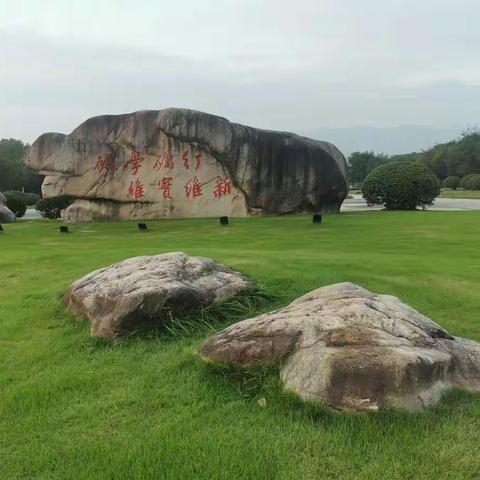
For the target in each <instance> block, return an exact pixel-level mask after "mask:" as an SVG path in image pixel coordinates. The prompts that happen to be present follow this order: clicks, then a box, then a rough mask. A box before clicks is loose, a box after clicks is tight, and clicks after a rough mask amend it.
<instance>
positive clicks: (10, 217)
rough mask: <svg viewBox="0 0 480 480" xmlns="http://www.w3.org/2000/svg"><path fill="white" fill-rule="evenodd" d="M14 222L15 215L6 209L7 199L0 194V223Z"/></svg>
mask: <svg viewBox="0 0 480 480" xmlns="http://www.w3.org/2000/svg"><path fill="white" fill-rule="evenodd" d="M15 220H16V219H15V215H14V214H13V212H12V211H11V210H9V209H8V208H7V199H6V198H5V196H4V195H2V194H1V193H0V223H12V222H14V221H15Z"/></svg>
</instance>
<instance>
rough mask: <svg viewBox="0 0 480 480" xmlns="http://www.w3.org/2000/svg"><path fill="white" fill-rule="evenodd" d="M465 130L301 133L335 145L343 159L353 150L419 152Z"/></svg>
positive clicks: (413, 127) (425, 128)
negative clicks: (343, 156)
mask: <svg viewBox="0 0 480 480" xmlns="http://www.w3.org/2000/svg"><path fill="white" fill-rule="evenodd" d="M464 130H466V127H460V126H451V127H430V126H423V125H401V126H398V127H391V128H382V127H346V128H317V129H314V130H313V129H312V130H307V131H303V132H301V134H303V135H305V136H307V137H311V138H315V139H318V140H325V141H327V142H330V143H333V144H334V145H336V146H337V147H338V148H339V149H340V150H341V151H342V153H343V154H344V155H345V156H348V155H350V154H351V153H352V152H356V151H366V150H368V151H370V150H373V151H374V152H375V153H386V154H388V155H393V154H400V153H412V152H420V151H422V150H425V149H427V148H430V147H433V146H434V145H435V144H437V143H445V142H449V141H451V140H455V139H456V138H458V137H459V136H460V135H461V133H462V131H464Z"/></svg>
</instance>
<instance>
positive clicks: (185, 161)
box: [182, 150, 190, 170]
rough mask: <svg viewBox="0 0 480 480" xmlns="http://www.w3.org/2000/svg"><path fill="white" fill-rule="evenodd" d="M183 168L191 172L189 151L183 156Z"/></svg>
mask: <svg viewBox="0 0 480 480" xmlns="http://www.w3.org/2000/svg"><path fill="white" fill-rule="evenodd" d="M182 160H183V168H185V170H190V159H189V158H188V150H185V151H184V152H183V155H182Z"/></svg>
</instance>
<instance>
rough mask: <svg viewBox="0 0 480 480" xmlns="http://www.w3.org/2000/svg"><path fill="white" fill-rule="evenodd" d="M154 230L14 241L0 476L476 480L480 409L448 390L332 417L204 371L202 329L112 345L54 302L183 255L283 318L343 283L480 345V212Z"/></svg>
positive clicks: (123, 226)
mask: <svg viewBox="0 0 480 480" xmlns="http://www.w3.org/2000/svg"><path fill="white" fill-rule="evenodd" d="M149 226H150V231H149V232H148V233H143V234H142V233H140V232H138V231H137V230H136V225H135V224H134V223H110V224H84V225H73V226H71V227H70V228H71V230H72V233H71V234H69V235H60V234H59V233H58V223H52V222H47V221H23V222H22V221H20V222H18V223H17V224H14V225H6V226H5V230H6V234H5V235H3V236H0V278H1V284H0V285H1V287H0V362H1V363H0V364H1V370H0V372H1V373H0V478H2V479H3V478H5V479H17V478H28V479H31V478H35V479H76V480H77V479H94V478H95V479H96V478H101V479H103V478H107V479H137V478H138V479H229V480H230V479H272V480H273V479H275V480H281V479H327V478H328V479H341V480H345V479H369V480H370V479H389V480H390V479H402V480H403V479H462V480H463V479H478V478H480V455H479V453H478V446H479V444H480V395H475V394H468V393H466V392H461V391H457V392H453V393H452V394H449V395H447V397H446V398H445V399H444V400H443V402H442V403H441V404H440V405H438V406H436V407H434V408H431V409H428V410H427V411H425V412H422V413H416V414H406V413H394V412H381V413H379V414H353V415H352V414H351V415H346V414H341V413H336V412H332V411H330V410H327V409H325V408H322V407H320V406H313V405H305V404H303V403H302V402H300V401H298V400H296V399H295V398H293V397H291V396H288V395H286V394H284V393H282V391H281V389H280V388H279V384H278V381H276V380H275V376H274V375H272V374H271V373H270V374H267V375H265V376H263V372H253V373H252V374H251V375H250V376H249V375H245V376H242V375H239V374H236V373H235V372H232V373H230V374H228V373H226V372H224V373H222V372H218V371H211V370H210V369H208V368H207V367H205V366H204V365H203V364H202V362H201V361H200V360H199V358H198V357H197V356H195V350H196V348H197V346H198V345H199V343H200V341H201V340H202V336H204V335H206V334H207V332H206V331H203V332H202V333H201V334H200V335H199V334H197V335H190V336H187V337H186V338H175V337H174V336H168V335H163V336H162V335H159V336H150V337H147V338H132V339H130V340H127V341H125V342H122V343H120V344H118V345H114V346H111V345H108V344H105V343H103V342H101V341H98V340H95V339H91V338H90V337H89V330H88V323H87V322H86V321H83V322H77V321H75V320H74V319H73V317H72V316H71V315H70V314H68V313H67V312H65V310H64V308H63V307H62V306H61V302H60V296H61V294H62V292H63V291H64V290H65V289H66V287H67V286H68V285H69V284H70V283H71V282H72V281H74V280H75V279H77V278H79V277H80V276H82V275H84V274H85V273H87V272H89V271H91V270H93V269H96V268H99V267H102V266H105V265H108V264H110V263H112V262H116V261H119V260H122V259H125V258H128V257H131V256H135V255H149V254H157V253H162V252H167V251H179V250H182V251H185V252H187V253H189V254H192V255H204V256H209V257H213V258H215V259H217V260H219V261H221V262H224V263H225V264H227V265H229V266H231V267H233V268H235V269H238V270H241V271H243V272H245V273H247V274H249V275H252V276H254V277H256V278H257V280H258V282H259V284H260V285H261V286H262V287H263V288H265V289H266V290H267V291H269V292H271V293H274V294H276V295H278V297H279V299H278V300H276V301H275V304H276V305H278V304H281V305H284V304H286V303H287V302H289V301H290V300H292V299H294V298H295V297H296V296H298V295H300V294H303V293H305V292H307V291H309V290H312V289H314V288H317V287H320V286H322V285H326V284H330V283H334V282H339V281H346V280H349V281H353V282H357V283H359V284H361V285H363V286H365V287H367V288H369V289H371V290H374V291H377V292H385V293H390V294H394V295H397V296H399V297H400V298H402V299H403V300H405V301H406V302H408V303H409V304H410V305H412V306H413V307H415V308H417V309H419V310H420V311H421V312H422V313H424V314H426V315H427V316H429V317H431V318H433V319H434V320H436V321H438V322H439V323H440V324H442V325H443V326H444V327H446V328H447V329H448V330H449V331H450V332H451V333H453V334H456V335H460V336H465V337H470V338H473V339H476V340H480V316H479V310H480V268H479V266H480V248H479V240H480V212H421V211H419V212H386V211H385V212H383V211H382V212H364V213H350V214H346V213H345V214H342V215H338V216H329V217H326V219H325V221H324V223H323V224H322V225H320V226H319V225H312V224H311V222H310V218H309V217H303V216H296V217H280V218H273V217H272V218H258V217H257V218H247V219H241V220H240V219H238V220H235V219H234V220H233V221H232V223H231V225H230V226H228V227H223V228H222V227H220V226H219V225H218V224H217V220H166V221H157V222H149ZM271 307H273V305H268V306H266V307H264V308H271ZM261 397H265V398H266V399H267V405H266V407H261V406H260V405H259V404H258V399H259V398H261Z"/></svg>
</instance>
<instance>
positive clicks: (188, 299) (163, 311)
mask: <svg viewBox="0 0 480 480" xmlns="http://www.w3.org/2000/svg"><path fill="white" fill-rule="evenodd" d="M252 287H253V284H252V282H251V281H250V280H249V279H248V278H246V277H245V276H243V275H242V274H241V273H238V272H234V271H233V270H230V269H229V268H227V267H225V266H223V265H221V264H219V263H217V262H215V261H214V260H211V259H209V258H202V257H189V256H188V255H186V254H185V253H181V252H180V253H178V252H177V253H166V254H164V255H155V256H151V257H135V258H130V259H128V260H125V261H123V262H120V263H116V264H114V265H111V266H109V267H106V268H102V269H100V270H96V271H95V272H92V273H90V274H89V275H86V276H85V277H83V278H81V279H80V280H78V281H76V282H75V283H73V284H72V285H71V286H70V288H69V290H68V291H67V292H66V294H65V296H64V300H65V303H66V305H67V307H68V308H69V309H70V310H71V311H72V312H73V314H74V315H76V316H80V315H85V316H86V317H88V318H89V319H90V321H91V334H92V335H95V336H101V337H106V338H110V339H115V338H116V337H118V336H120V335H122V334H126V333H132V332H138V331H141V330H145V329H149V328H155V327H159V326H161V325H162V324H163V323H164V322H165V320H166V319H167V318H168V316H169V315H170V314H171V315H176V314H184V313H187V312H191V311H195V310H196V309H199V308H200V307H203V306H207V305H210V304H211V303H213V302H219V301H224V300H228V299H229V298H232V297H234V296H236V295H239V294H241V293H245V292H247V291H248V290H249V289H251V288H252Z"/></svg>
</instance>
